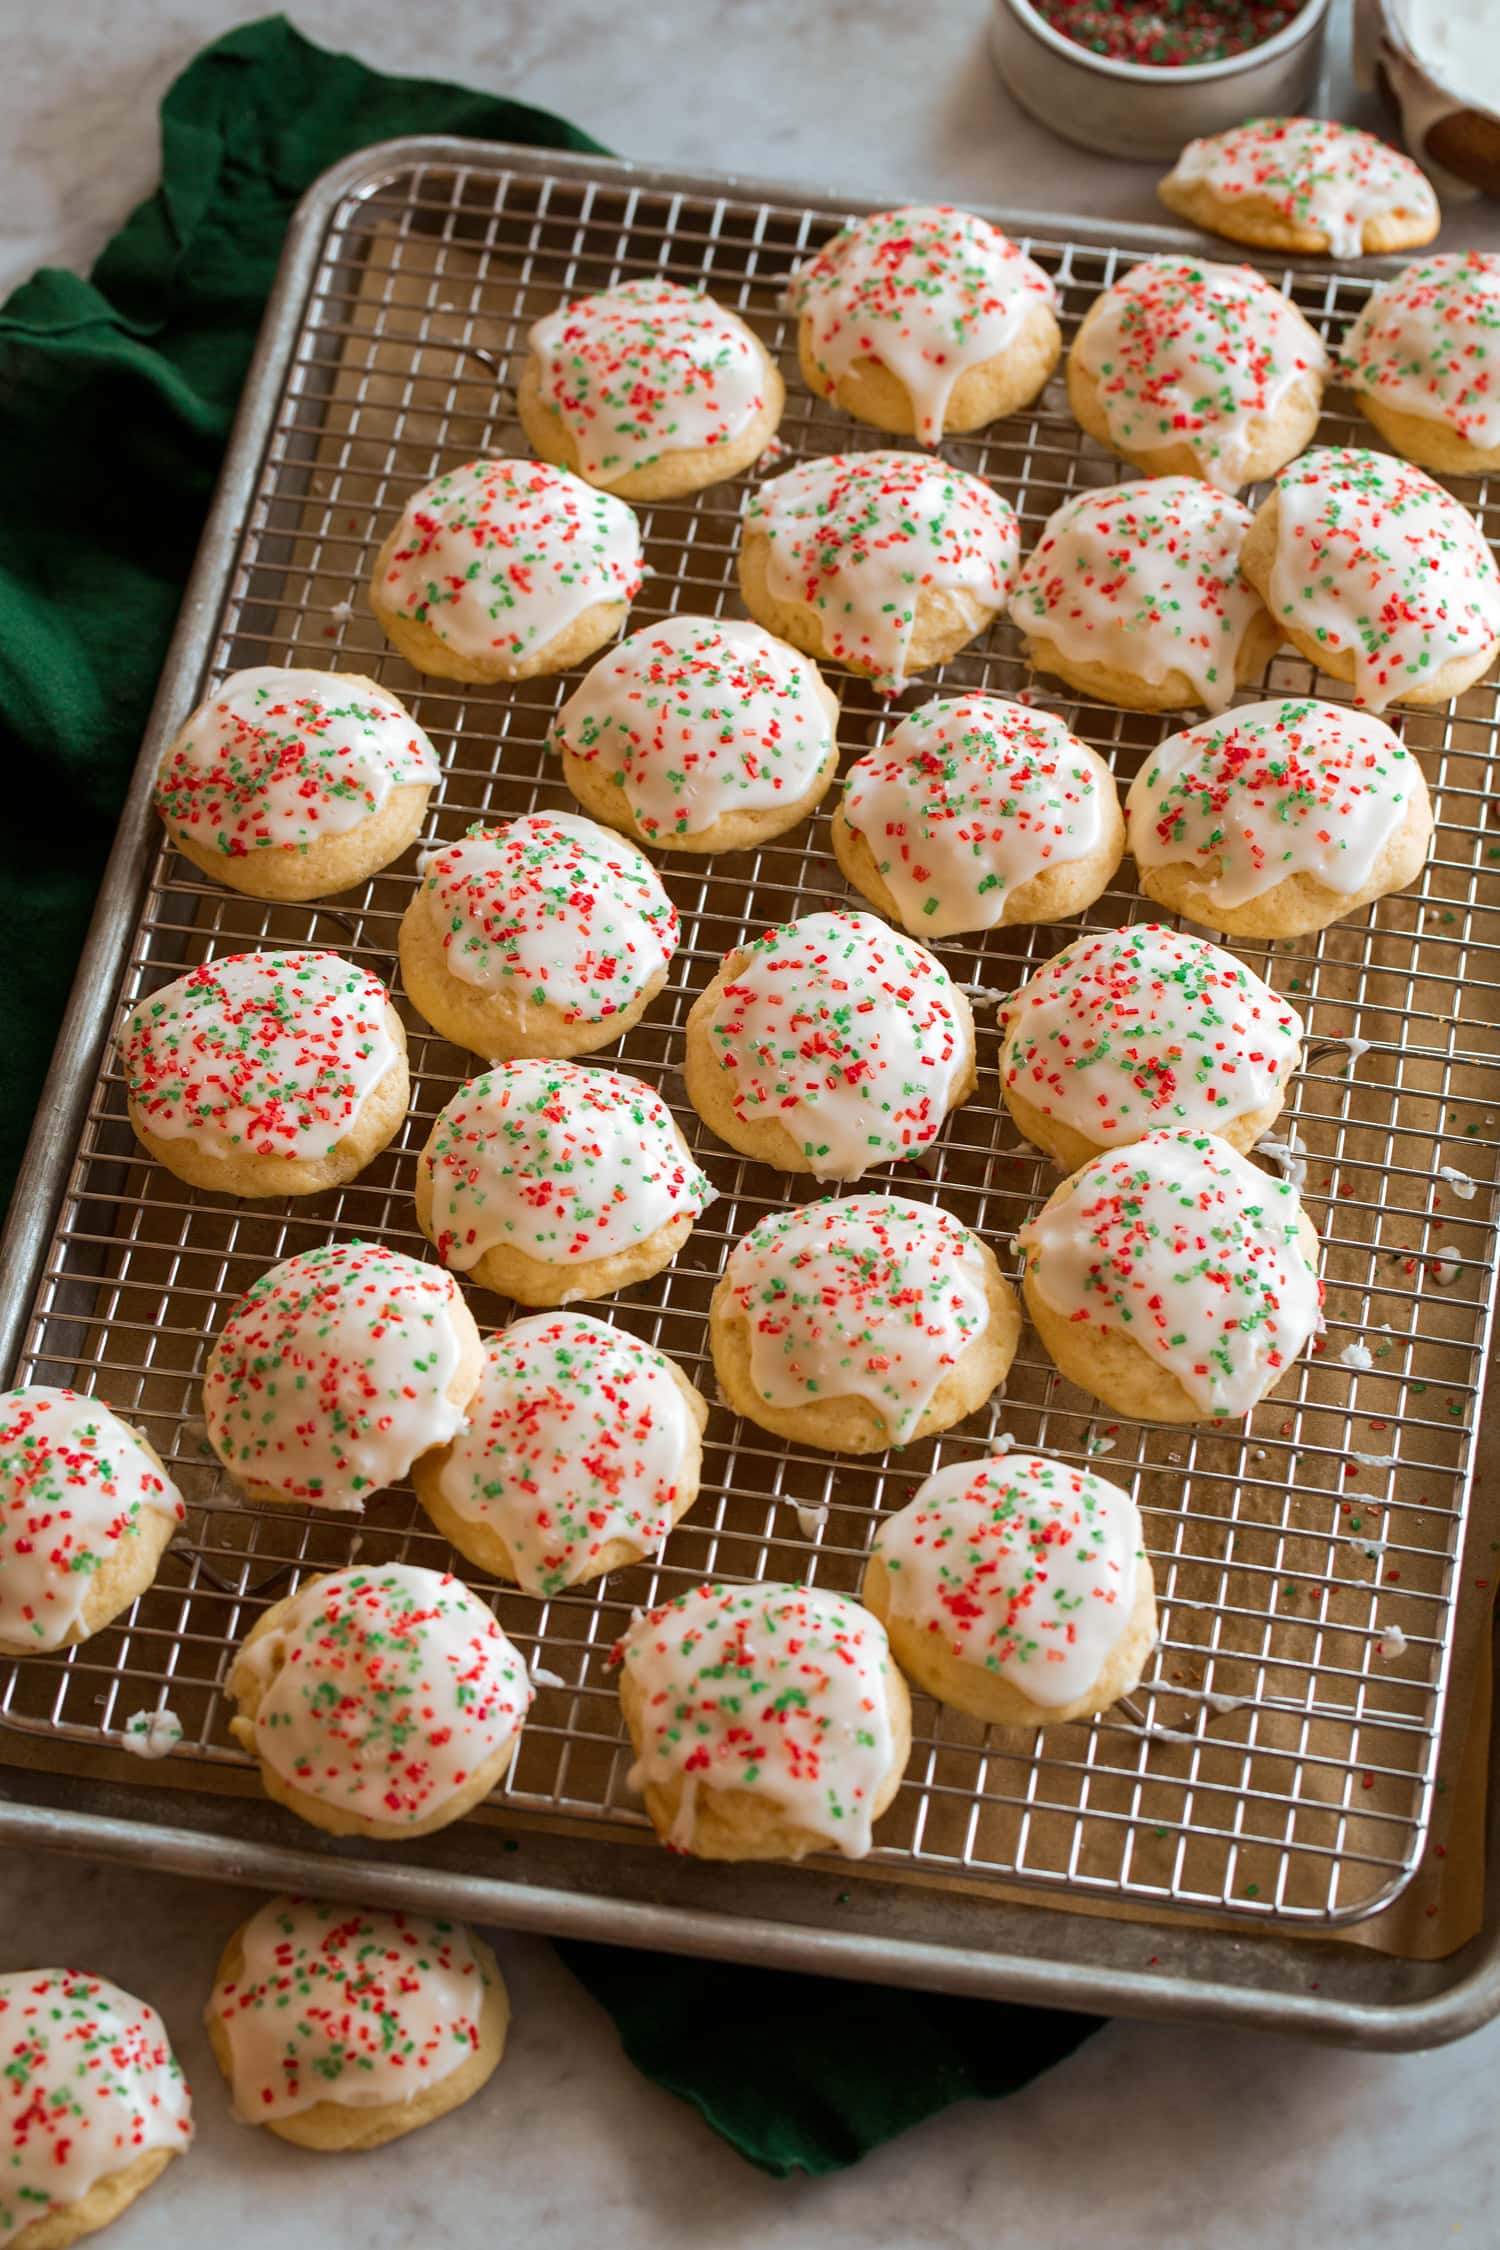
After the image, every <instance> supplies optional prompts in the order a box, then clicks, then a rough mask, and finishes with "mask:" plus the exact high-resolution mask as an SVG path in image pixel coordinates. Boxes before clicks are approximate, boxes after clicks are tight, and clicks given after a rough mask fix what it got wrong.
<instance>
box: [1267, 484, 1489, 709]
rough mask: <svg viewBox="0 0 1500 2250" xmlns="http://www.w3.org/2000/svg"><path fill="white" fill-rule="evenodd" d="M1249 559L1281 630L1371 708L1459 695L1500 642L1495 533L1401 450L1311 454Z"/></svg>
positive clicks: (1272, 508)
mask: <svg viewBox="0 0 1500 2250" xmlns="http://www.w3.org/2000/svg"><path fill="white" fill-rule="evenodd" d="M1243 561H1244V567H1245V576H1246V577H1247V578H1248V579H1249V580H1250V581H1251V583H1252V584H1253V585H1254V586H1255V587H1256V588H1257V589H1258V590H1259V593H1260V596H1261V599H1262V600H1263V601H1264V603H1265V605H1266V608H1267V609H1268V610H1269V611H1270V613H1271V617H1272V619H1273V621H1274V623H1275V626H1276V629H1277V631H1278V632H1280V633H1284V634H1285V636H1286V638H1287V639H1288V640H1289V641H1290V642H1291V644H1292V646H1293V647H1294V648H1295V649H1296V650H1297V651H1298V652H1299V654H1301V655H1302V656H1305V657H1306V658H1307V661H1308V662H1309V664H1316V665H1317V666H1318V667H1319V668H1320V669H1321V670H1322V671H1324V672H1327V673H1329V674H1330V675H1331V676H1332V678H1334V679H1336V680H1347V681H1348V682H1349V684H1350V685H1351V686H1352V687H1353V689H1354V691H1355V695H1356V698H1357V700H1358V701H1359V702H1360V703H1363V704H1364V705H1365V706H1366V707H1367V708H1368V709H1369V710H1371V711H1383V710H1384V709H1385V707H1386V705H1387V704H1388V703H1418V704H1422V703H1446V702H1448V700H1449V699H1450V697H1452V696H1455V695H1462V693H1463V691H1464V689H1465V688H1468V687H1472V686H1473V685H1474V683H1475V681H1476V680H1481V679H1483V677H1484V675H1485V673H1486V672H1487V671H1488V670H1489V668H1490V666H1491V665H1492V664H1493V663H1494V661H1495V656H1496V652H1497V651H1500V572H1497V570H1496V568H1495V558H1494V556H1493V555H1492V554H1491V552H1490V548H1489V543H1488V541H1487V540H1486V538H1485V536H1484V533H1483V532H1482V531H1481V530H1480V528H1479V525H1478V524H1477V523H1476V522H1475V520H1474V518H1473V517H1472V516H1471V515H1470V514H1469V511H1468V509H1467V508H1462V507H1460V506H1459V504H1458V502H1457V501H1456V500H1455V499H1454V497H1453V495H1452V493H1451V492H1445V491H1444V490H1443V487H1442V486H1441V485H1440V484H1434V482H1433V480H1432V478H1431V477H1429V476H1426V475H1425V474H1424V473H1423V471H1422V470H1421V469H1413V468H1411V467H1410V466H1409V465H1408V464H1407V463H1406V462H1404V461H1396V460H1393V459H1392V457H1391V455H1390V454H1389V453H1367V452H1364V451H1363V450H1362V449H1361V448H1359V447H1357V446H1348V447H1342V446H1341V447H1331V446H1323V447H1319V448H1318V449H1316V450H1315V451H1314V452H1312V453H1305V454H1304V455H1303V456H1302V459H1301V460H1300V461H1295V462H1293V464H1292V466H1291V468H1289V469H1286V470H1283V472H1282V474H1281V475H1280V476H1279V477H1278V478H1277V480H1276V488H1275V490H1274V491H1273V492H1272V493H1271V495H1270V497H1269V498H1268V499H1266V500H1264V501H1262V503H1261V506H1260V510H1259V512H1258V514H1257V515H1256V518H1255V522H1254V524H1253V525H1252V526H1251V529H1250V531H1249V532H1248V533H1247V534H1246V538H1245V546H1244V554H1243Z"/></svg>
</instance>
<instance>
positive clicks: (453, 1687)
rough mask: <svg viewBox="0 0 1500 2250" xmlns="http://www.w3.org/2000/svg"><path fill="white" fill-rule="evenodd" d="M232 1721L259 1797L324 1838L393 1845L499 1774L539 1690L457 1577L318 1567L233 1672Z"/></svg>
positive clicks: (276, 1607) (469, 1805)
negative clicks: (254, 1764)
mask: <svg viewBox="0 0 1500 2250" xmlns="http://www.w3.org/2000/svg"><path fill="white" fill-rule="evenodd" d="M228 1693H229V1697H230V1700H231V1701H232V1702H233V1703H235V1704H236V1705H237V1707H238V1709H237V1715H236V1716H235V1717H234V1718H232V1719H231V1720H230V1722H229V1731H230V1733H231V1734H232V1735H233V1736H234V1739H235V1741H236V1742H237V1743H238V1744H239V1745H240V1748H241V1749H242V1750H248V1751H249V1753H250V1754H251V1756H252V1757H253V1758H255V1759H256V1760H257V1761H258V1763H259V1765H260V1778H261V1782H262V1784H263V1785H264V1788H265V1792H266V1795H267V1796H268V1797H273V1798H274V1799H275V1801H276V1803H277V1804H278V1805H285V1806H286V1808H287V1810H288V1812H294V1813H296V1814H297V1816H298V1818H299V1819H301V1820H305V1821H309V1822H310V1823H311V1824H312V1826H313V1827H314V1828H321V1829H324V1830H325V1831H326V1832H327V1834H329V1835H330V1836H370V1837H375V1838H379V1839H382V1840H387V1841H399V1840H402V1839H405V1838H408V1837H413V1836H430V1835H432V1834H433V1833H434V1831H435V1830H437V1829H439V1828H446V1827H447V1826H448V1825H449V1823H450V1822H452V1821H455V1820H461V1819H462V1818H463V1815H464V1814H465V1813H466V1812H472V1811H473V1809H474V1807H475V1806H476V1805H477V1804H478V1803H479V1802H480V1800H481V1799H482V1798H484V1797H487V1796H488V1795H489V1793H490V1791H491V1790H492V1789H495V1788H497V1787H498V1786H499V1784H500V1783H501V1782H502V1781H503V1780H504V1779H505V1776H506V1774H507V1773H508V1772H509V1771H510V1765H511V1760H512V1759H513V1758H514V1757H515V1754H516V1745H517V1742H518V1740H519V1738H520V1733H521V1727H522V1724H523V1722H524V1720H525V1717H526V1714H527V1712H528V1710H529V1709H530V1708H531V1699H532V1695H533V1693H534V1690H533V1687H532V1683H531V1675H530V1674H529V1673H528V1671H527V1669H526V1665H525V1662H524V1661H523V1659H522V1658H521V1656H520V1655H519V1654H518V1653H517V1651H516V1650H515V1649H514V1648H513V1647H512V1645H511V1643H510V1642H509V1641H508V1640H507V1639H506V1637H505V1635H504V1633H502V1632H501V1630H500V1627H499V1626H498V1625H497V1624H496V1622H495V1620H494V1618H493V1617H492V1616H491V1614H490V1612H489V1610H488V1609H486V1607H485V1605H484V1603H483V1602H482V1601H481V1600H480V1599H479V1597H478V1595H477V1594H473V1593H471V1592H470V1591H469V1589H468V1587H467V1586H465V1585H464V1584H463V1583H462V1581H461V1580H459V1579H457V1578H451V1577H449V1576H447V1575H446V1574H445V1573H444V1572H442V1571H438V1570H419V1569H418V1568H417V1567H416V1566H415V1564H412V1563H391V1564H389V1565H387V1567H386V1568H385V1569H383V1570H382V1569H377V1568H374V1567H372V1568H370V1569H368V1570H366V1569H362V1568H360V1567H359V1566H358V1565H356V1566H355V1567H354V1568H352V1569H350V1570H336V1571H333V1572H332V1573H330V1575H329V1576H328V1577H326V1578H310V1579H309V1580H308V1581H307V1583H306V1584H305V1585H303V1586H301V1587H299V1588H298V1590H297V1592H296V1593H295V1594H288V1595H287V1596H286V1598H285V1599H284V1600H283V1601H279V1602H276V1603H274V1604H273V1605H272V1607H271V1608H270V1609H268V1610H267V1611H266V1613H265V1615H264V1616H263V1617H262V1618H261V1620H260V1622H259V1623H258V1624H257V1625H256V1627H255V1628H254V1630H253V1631H252V1632H251V1633H250V1634H249V1636H248V1637H247V1639H246V1640H245V1641H244V1642H243V1643H242V1644H241V1646H240V1649H239V1653H238V1654H237V1655H236V1657H235V1659H234V1663H233V1664H232V1666H231V1667H230V1672H229V1680H228Z"/></svg>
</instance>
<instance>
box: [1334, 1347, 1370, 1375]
mask: <svg viewBox="0 0 1500 2250" xmlns="http://www.w3.org/2000/svg"><path fill="white" fill-rule="evenodd" d="M1339 1358H1340V1360H1341V1361H1342V1362H1343V1364H1344V1366H1345V1367H1347V1368H1349V1369H1350V1370H1351V1371H1352V1372H1353V1373H1354V1374H1356V1375H1363V1374H1365V1373H1366V1371H1367V1370H1368V1369H1369V1368H1372V1367H1373V1366H1374V1365H1375V1354H1374V1353H1373V1352H1372V1351H1371V1349H1370V1347H1369V1345H1368V1344H1362V1343H1360V1342H1358V1341H1357V1340H1356V1341H1355V1342H1354V1343H1352V1344H1346V1345H1345V1346H1344V1348H1343V1350H1342V1351H1341V1352H1340V1353H1339Z"/></svg>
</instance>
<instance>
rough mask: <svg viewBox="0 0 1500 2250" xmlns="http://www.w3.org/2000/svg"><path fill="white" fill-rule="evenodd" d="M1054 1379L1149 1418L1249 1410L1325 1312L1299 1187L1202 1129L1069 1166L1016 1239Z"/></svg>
mask: <svg viewBox="0 0 1500 2250" xmlns="http://www.w3.org/2000/svg"><path fill="white" fill-rule="evenodd" d="M1017 1246H1018V1248H1019V1249H1020V1251H1021V1253H1022V1255H1023V1257H1024V1258H1025V1261H1026V1264H1025V1274H1024V1280H1023V1287H1024V1290H1025V1295H1026V1309H1027V1311H1028V1312H1029V1313H1030V1315H1031V1318H1032V1321H1033V1323H1034V1325H1035V1327H1036V1331H1037V1334H1038V1335H1039V1336H1040V1337H1041V1339H1042V1342H1043V1343H1044V1344H1045V1345H1046V1347H1047V1350H1048V1351H1049V1352H1050V1353H1051V1355H1052V1358H1053V1360H1054V1361H1055V1362H1056V1365H1057V1368H1058V1372H1059V1373H1060V1374H1062V1375H1065V1376H1067V1378H1068V1379H1069V1381H1070V1382H1074V1383H1077V1384H1078V1385H1079V1387H1080V1389H1082V1390H1085V1391H1088V1392H1089V1393H1090V1395H1091V1396H1092V1397H1094V1398H1097V1399H1099V1400H1100V1401H1101V1402H1102V1403H1103V1404H1104V1405H1105V1406H1107V1407H1108V1408H1109V1409H1110V1411H1111V1412H1112V1413H1115V1414H1130V1415H1134V1416H1136V1417H1137V1418H1138V1419H1139V1420H1141V1421H1148V1422H1205V1421H1216V1420H1220V1419H1224V1418H1228V1417H1233V1418H1236V1419H1238V1418H1239V1417H1241V1416H1243V1415H1245V1414H1248V1413H1249V1412H1250V1410H1251V1408H1252V1407H1253V1406H1255V1405H1256V1404H1257V1402H1258V1401H1259V1400H1260V1399H1262V1398H1264V1397H1265V1395H1266V1393H1267V1392H1268V1391H1270V1390H1272V1389H1273V1388H1274V1387H1275V1385H1276V1384H1277V1383H1279V1382H1280V1380H1281V1378H1282V1377H1283V1375H1285V1374H1286V1373H1287V1371H1288V1369H1289V1368H1290V1367H1291V1365H1292V1363H1293V1361H1294V1360H1295V1359H1296V1358H1297V1356H1298V1354H1299V1353H1300V1352H1301V1351H1302V1350H1303V1349H1304V1347H1305V1346H1306V1345H1307V1343H1308V1341H1309V1340H1310V1338H1311V1337H1312V1335H1313V1333H1314V1331H1315V1330H1316V1328H1317V1326H1318V1322H1319V1319H1320V1317H1321V1305H1322V1297H1323V1290H1322V1284H1321V1283H1320V1281H1319V1279H1318V1269H1317V1260H1318V1238H1317V1236H1316V1235H1315V1234H1314V1233H1313V1230H1312V1228H1311V1227H1310V1226H1309V1224H1308V1222H1307V1219H1306V1217H1305V1216H1304V1214H1303V1210H1302V1205H1301V1203H1300V1201H1299V1199H1298V1196H1297V1192H1296V1190H1295V1188H1293V1187H1291V1186H1290V1185H1289V1184H1288V1183H1287V1182H1286V1181H1285V1180H1276V1179H1272V1178H1271V1176H1270V1175H1269V1173H1266V1172H1262V1171H1259V1170H1257V1168H1256V1166H1255V1165H1253V1164H1251V1163H1250V1162H1248V1160H1247V1159H1246V1158H1245V1157H1243V1156H1241V1155H1240V1153H1239V1151H1238V1150H1237V1149H1232V1148H1231V1147H1230V1146H1229V1144H1228V1142H1227V1141H1221V1140H1219V1139H1218V1138H1217V1137H1216V1136H1215V1135H1214V1134H1212V1133H1195V1132H1191V1131H1189V1132H1177V1133H1148V1134H1147V1135H1146V1136H1145V1138H1144V1139H1142V1140H1139V1141H1135V1142H1133V1143H1132V1144H1131V1146H1130V1147H1129V1148H1125V1149H1116V1150H1112V1151H1109V1152H1107V1153H1106V1154H1105V1155H1103V1156H1099V1157H1095V1158H1094V1159H1093V1161H1092V1162H1091V1163H1089V1164H1086V1165H1084V1166H1082V1167H1081V1169H1080V1170H1078V1171H1076V1172H1074V1173H1073V1174H1072V1175H1071V1176H1070V1177H1069V1178H1068V1179H1066V1180H1064V1181H1063V1183H1062V1185H1061V1187H1059V1188H1057V1189H1056V1190H1055V1191H1054V1193H1053V1194H1052V1196H1051V1197H1050V1199H1049V1200H1048V1202H1047V1203H1046V1204H1045V1205H1044V1206H1043V1208H1042V1209H1041V1211H1040V1212H1038V1214H1037V1215H1036V1217H1035V1218H1032V1219H1028V1220H1027V1222H1026V1224H1025V1226H1023V1227H1022V1229H1021V1231H1020V1233H1019V1235H1018V1236H1017Z"/></svg>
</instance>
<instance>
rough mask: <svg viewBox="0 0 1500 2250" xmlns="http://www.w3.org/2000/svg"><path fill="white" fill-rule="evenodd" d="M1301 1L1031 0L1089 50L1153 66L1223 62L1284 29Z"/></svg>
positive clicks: (1058, 29)
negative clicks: (1148, 0)
mask: <svg viewBox="0 0 1500 2250" xmlns="http://www.w3.org/2000/svg"><path fill="white" fill-rule="evenodd" d="M1302 4H1303V0H1154V4H1153V5H1151V6H1147V7H1142V5H1141V0H1033V5H1034V6H1035V8H1036V11H1037V13H1038V15H1039V16H1040V17H1041V18H1042V20H1043V22H1044V23H1048V24H1050V25H1051V26H1052V29H1053V30H1054V31H1056V32H1060V33H1061V35H1062V37H1063V38H1064V39H1071V40H1072V42H1073V44H1074V45H1075V46H1076V47H1087V49H1088V50H1089V53H1090V54H1093V55H1103V56H1105V57H1107V58H1108V60H1109V61H1111V62H1126V63H1140V64H1144V65H1146V67H1147V68H1149V69H1152V70H1183V69H1189V68H1191V67H1192V66H1193V65H1194V64H1197V63H1211V62H1226V61H1228V59H1229V57H1230V56H1231V55H1243V54H1245V53H1246V52H1247V51H1248V50H1249V49H1250V48H1251V47H1259V46H1260V45H1261V44H1262V43H1263V42H1264V41H1265V40H1267V39H1273V38H1274V37H1275V35H1276V33H1277V32H1278V31H1284V30H1285V28H1286V26H1287V25H1288V24H1289V23H1290V22H1291V21H1292V18H1293V17H1294V16H1295V15H1296V14H1297V13H1298V11H1299V9H1300V8H1301V6H1302Z"/></svg>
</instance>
